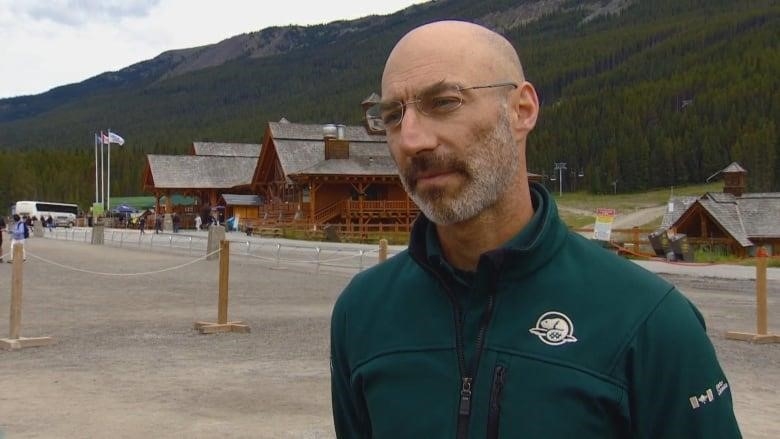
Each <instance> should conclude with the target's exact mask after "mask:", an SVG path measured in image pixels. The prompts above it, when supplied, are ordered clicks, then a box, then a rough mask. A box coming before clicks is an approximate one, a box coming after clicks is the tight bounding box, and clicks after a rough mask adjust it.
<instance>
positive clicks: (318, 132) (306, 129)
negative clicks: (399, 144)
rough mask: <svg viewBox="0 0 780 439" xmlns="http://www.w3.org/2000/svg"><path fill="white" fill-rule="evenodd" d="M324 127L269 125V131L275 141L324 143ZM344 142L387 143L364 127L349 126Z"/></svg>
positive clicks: (290, 124) (380, 136) (379, 135)
mask: <svg viewBox="0 0 780 439" xmlns="http://www.w3.org/2000/svg"><path fill="white" fill-rule="evenodd" d="M322 127H323V125H321V124H302V123H291V122H288V123H279V122H269V123H268V130H269V131H270V135H271V137H272V138H273V139H274V140H279V139H287V140H317V141H319V142H320V143H323V135H322ZM344 140H348V141H350V142H381V143H382V144H385V143H386V142H387V139H386V137H385V136H384V135H382V134H369V133H368V132H367V131H366V129H365V128H364V127H362V126H347V127H346V130H345V136H344ZM323 144H324V143H323Z"/></svg>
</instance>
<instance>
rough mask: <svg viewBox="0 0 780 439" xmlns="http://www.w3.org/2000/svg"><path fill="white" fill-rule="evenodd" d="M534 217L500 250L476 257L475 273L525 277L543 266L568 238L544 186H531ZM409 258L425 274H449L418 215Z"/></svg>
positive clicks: (429, 227)
mask: <svg viewBox="0 0 780 439" xmlns="http://www.w3.org/2000/svg"><path fill="white" fill-rule="evenodd" d="M530 190H531V200H532V203H533V207H534V215H533V217H532V218H531V221H529V223H528V224H527V225H526V226H525V227H524V228H523V229H522V230H520V231H519V232H518V233H517V234H516V235H515V236H514V237H512V239H510V240H509V241H507V242H506V243H504V244H503V245H502V246H501V247H498V248H496V249H494V250H490V251H487V252H485V253H483V254H482V255H481V256H480V259H479V264H478V267H477V271H478V272H480V271H483V270H490V271H493V272H494V273H498V272H499V271H501V270H502V269H504V268H506V269H511V270H512V271H513V273H514V274H515V275H520V276H526V275H528V274H530V273H533V272H534V271H535V270H537V269H538V268H540V267H542V266H544V265H545V264H546V263H547V262H548V261H549V260H550V259H551V258H552V257H553V256H554V255H555V253H557V252H558V250H559V249H560V247H561V245H562V244H563V243H564V241H565V239H566V236H567V235H568V228H567V227H566V225H565V224H564V223H563V222H562V221H561V220H560V218H559V217H558V210H557V209H556V207H555V203H554V201H553V199H552V197H551V196H550V193H549V192H548V191H547V190H546V189H545V188H544V186H542V185H540V184H538V183H531V187H530ZM409 253H410V255H411V256H412V258H413V259H414V260H415V261H416V262H417V263H418V264H420V265H421V266H423V267H424V268H425V269H427V270H429V271H434V272H438V273H441V272H442V271H443V270H444V271H446V272H448V273H451V272H452V268H451V267H445V266H446V265H448V264H447V262H446V261H445V260H444V259H443V255H442V253H441V245H440V243H439V238H438V235H437V233H436V226H435V224H433V223H432V222H431V221H430V220H429V219H428V218H426V217H425V216H424V215H422V214H420V216H419V217H418V218H417V220H416V221H415V222H414V226H413V227H412V233H411V236H410V242H409Z"/></svg>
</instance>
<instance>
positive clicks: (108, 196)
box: [106, 128, 113, 225]
mask: <svg viewBox="0 0 780 439" xmlns="http://www.w3.org/2000/svg"><path fill="white" fill-rule="evenodd" d="M106 167H107V168H108V174H106V213H108V212H109V211H110V210H111V128H109V129H108V166H106ZM112 225H113V223H112Z"/></svg>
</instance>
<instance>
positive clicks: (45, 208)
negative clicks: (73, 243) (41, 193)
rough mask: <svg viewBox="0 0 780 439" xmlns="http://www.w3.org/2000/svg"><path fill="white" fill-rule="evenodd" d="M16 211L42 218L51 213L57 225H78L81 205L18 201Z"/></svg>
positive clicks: (23, 214) (19, 213)
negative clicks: (77, 216)
mask: <svg viewBox="0 0 780 439" xmlns="http://www.w3.org/2000/svg"><path fill="white" fill-rule="evenodd" d="M14 213H16V214H17V215H19V216H27V217H33V216H34V217H35V218H37V219H41V220H42V219H46V218H47V217H48V216H49V215H51V217H52V220H53V222H54V225H55V226H57V227H62V226H65V227H72V226H74V225H76V215H78V213H79V206H77V205H75V204H67V203H51V202H48V201H17V202H16V206H15V208H14Z"/></svg>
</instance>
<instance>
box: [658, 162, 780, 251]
mask: <svg viewBox="0 0 780 439" xmlns="http://www.w3.org/2000/svg"><path fill="white" fill-rule="evenodd" d="M718 174H723V179H724V185H723V192H722V193H718V192H708V193H706V194H704V195H702V196H700V197H697V198H685V199H677V200H672V201H671V205H672V209H671V211H670V212H667V214H666V215H665V217H664V220H663V223H662V227H665V228H669V229H671V230H672V231H673V233H681V234H685V235H686V237H687V239H688V241H689V243H690V244H691V245H693V246H697V247H702V246H706V247H710V248H722V249H724V250H727V251H728V252H729V253H731V254H735V255H738V256H742V257H745V256H755V255H756V254H757V252H758V249H759V248H763V249H764V250H765V251H766V252H767V254H768V255H770V256H771V255H777V254H780V220H778V219H779V218H780V193H778V192H774V193H749V192H747V191H746V189H747V184H746V180H747V171H746V170H745V169H744V168H742V166H740V165H739V163H736V162H734V163H731V164H730V165H729V166H728V167H726V168H725V169H723V170H721V171H719V173H718ZM716 175H717V174H716ZM710 178H712V177H710Z"/></svg>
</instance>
